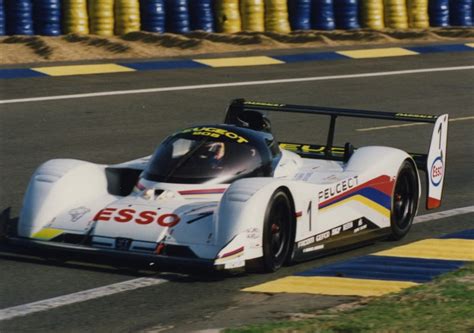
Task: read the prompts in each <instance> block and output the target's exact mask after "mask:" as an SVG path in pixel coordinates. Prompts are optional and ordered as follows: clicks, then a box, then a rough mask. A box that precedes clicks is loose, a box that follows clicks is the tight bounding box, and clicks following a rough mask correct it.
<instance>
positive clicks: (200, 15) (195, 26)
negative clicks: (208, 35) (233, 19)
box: [188, 0, 214, 32]
mask: <svg viewBox="0 0 474 333" xmlns="http://www.w3.org/2000/svg"><path fill="white" fill-rule="evenodd" d="M188 4H189V13H190V16H191V30H202V31H206V32H213V31H214V13H213V11H214V9H213V1H212V0H199V1H196V0H194V1H193V0H190V1H189V2H188Z"/></svg>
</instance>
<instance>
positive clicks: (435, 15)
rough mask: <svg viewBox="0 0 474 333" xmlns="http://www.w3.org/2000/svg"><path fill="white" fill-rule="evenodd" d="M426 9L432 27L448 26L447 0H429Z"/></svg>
mask: <svg viewBox="0 0 474 333" xmlns="http://www.w3.org/2000/svg"><path fill="white" fill-rule="evenodd" d="M428 11H429V17H430V25H431V26H432V27H447V26H449V0H430V1H429V7H428Z"/></svg>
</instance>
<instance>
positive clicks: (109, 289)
mask: <svg viewBox="0 0 474 333" xmlns="http://www.w3.org/2000/svg"><path fill="white" fill-rule="evenodd" d="M468 213H474V206H467V207H462V208H455V209H450V210H446V211H443V212H438V213H433V214H426V215H421V216H417V217H416V218H415V221H414V223H423V222H428V221H433V220H439V219H442V218H446V217H451V216H456V215H462V214H468ZM165 282H167V280H163V279H154V278H138V279H133V280H129V281H125V282H120V283H115V284H111V285H108V286H104V287H99V288H94V289H89V290H84V291H79V292H77V293H73V294H69V295H64V296H59V297H54V298H49V299H46V300H42V301H38V302H33V303H28V304H23V305H18V306H13V307H11V308H6V309H2V310H0V321H2V320H8V319H12V318H15V317H20V316H26V315H29V314H32V313H35V312H40V311H47V310H51V309H54V308H58V307H61V306H64V305H70V304H74V303H80V302H85V301H89V300H92V299H96V298H100V297H104V296H109V295H114V294H117V293H121V292H125V291H130V290H135V289H139V288H144V287H149V286H154V285H158V284H162V283H165Z"/></svg>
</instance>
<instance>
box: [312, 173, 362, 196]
mask: <svg viewBox="0 0 474 333" xmlns="http://www.w3.org/2000/svg"><path fill="white" fill-rule="evenodd" d="M358 184H359V176H354V177H350V178H347V179H344V180H342V181H340V182H339V183H337V184H335V185H332V186H331V187H328V188H326V189H324V190H321V191H319V193H318V197H319V201H322V200H327V199H330V198H332V197H334V196H336V195H338V194H341V193H342V192H345V191H347V190H349V189H351V188H353V187H355V186H357V185H358Z"/></svg>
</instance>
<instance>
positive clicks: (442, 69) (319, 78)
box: [0, 66, 474, 104]
mask: <svg viewBox="0 0 474 333" xmlns="http://www.w3.org/2000/svg"><path fill="white" fill-rule="evenodd" d="M472 69H474V66H457V67H438V68H424V69H408V70H401V71H390V72H375V73H359V74H346V75H330V76H313V77H303V78H290V79H278V80H261V81H243V82H230V83H212V84H197V85H192V86H176V87H160V88H148V89H135V90H116V91H104V92H96V93H86V94H72V95H57V96H44V97H31V98H18V99H5V100H0V104H15V103H28V102H44V101H56V100H61V99H77V98H92V97H105V96H117V95H131V94H149V93H159V92H167V91H183V90H198V89H213V88H228V87H243V86H256V85H266V84H281V83H295V82H311V81H327V80H340V79H357V78H367V77H379V76H391V75H407V74H419V73H432V72H449V71H463V70H472Z"/></svg>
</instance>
